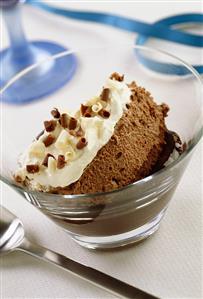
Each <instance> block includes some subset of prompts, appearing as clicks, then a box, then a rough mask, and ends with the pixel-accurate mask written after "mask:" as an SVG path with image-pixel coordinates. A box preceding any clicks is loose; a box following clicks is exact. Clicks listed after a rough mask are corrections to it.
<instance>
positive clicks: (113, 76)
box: [110, 72, 124, 82]
mask: <svg viewBox="0 0 203 299" xmlns="http://www.w3.org/2000/svg"><path fill="white" fill-rule="evenodd" d="M110 79H115V80H116V81H119V82H122V81H123V80H124V75H119V74H118V73H116V72H115V73H113V74H112V75H111V76H110Z"/></svg>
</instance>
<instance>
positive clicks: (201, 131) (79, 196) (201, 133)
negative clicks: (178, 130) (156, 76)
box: [0, 44, 203, 201]
mask: <svg viewBox="0 0 203 299" xmlns="http://www.w3.org/2000/svg"><path fill="white" fill-rule="evenodd" d="M118 46H120V47H126V46H127V47H129V48H132V49H140V50H144V51H149V52H150V51H151V52H156V53H159V54H164V55H166V56H168V57H170V58H173V59H175V60H177V62H179V63H181V64H182V65H183V66H184V67H186V68H187V69H188V70H189V71H190V73H192V74H193V76H194V77H195V78H196V79H197V82H199V86H200V88H202V87H203V80H202V78H201V77H200V75H199V73H198V72H197V71H196V70H195V69H194V68H193V66H192V65H190V64H189V63H187V62H185V61H184V60H182V59H180V58H179V57H177V56H176V55H173V54H170V53H168V52H167V51H164V50H162V49H158V48H153V47H146V46H139V45H132V46H130V45H129V44H128V45H124V44H116V45H115V44H114V45H113V46H112V45H105V46H96V47H91V48H89V47H83V48H80V49H72V50H67V51H63V52H61V53H58V54H55V55H52V56H51V57H49V58H47V59H44V60H42V61H40V62H38V63H35V64H33V65H31V66H29V67H27V68H26V69H24V70H22V71H20V72H19V73H17V74H16V75H15V76H14V77H13V78H11V80H9V82H8V83H7V84H6V85H5V86H3V88H1V89H0V95H2V94H3V93H4V91H6V90H7V89H8V88H9V86H11V85H12V84H13V83H15V82H16V81H17V80H18V79H19V78H21V77H22V76H24V75H26V74H27V73H29V72H30V71H32V70H33V69H35V68H37V67H38V66H39V65H40V64H42V63H44V62H46V61H48V60H54V59H58V58H61V57H63V56H66V55H71V54H75V53H77V52H82V51H87V50H98V49H100V50H101V49H108V48H116V47H118ZM1 105H2V104H1ZM202 136H203V126H201V128H200V129H199V131H198V132H197V134H196V135H195V137H194V138H193V139H192V141H191V143H190V145H189V146H188V148H187V149H186V150H185V151H184V153H183V154H182V155H180V156H179V157H178V159H176V160H175V161H173V162H171V163H170V164H169V165H168V166H166V167H164V168H162V169H161V170H159V171H157V172H155V173H153V174H151V175H149V176H147V177H145V178H143V179H141V180H138V181H135V182H133V183H130V184H128V185H126V186H124V187H121V188H118V189H114V190H111V191H104V192H96V193H85V194H74V195H69V194H66V195H62V194H55V193H54V194H53V193H48V192H42V191H35V190H30V189H29V188H27V187H23V186H19V185H17V184H15V183H14V181H13V182H11V181H9V180H8V179H6V178H5V177H3V176H2V175H1V174H0V180H1V181H2V182H4V183H5V184H7V185H8V186H10V187H13V188H14V189H16V190H17V191H19V192H20V193H22V192H23V193H24V192H25V193H28V194H32V195H37V194H39V195H42V194H43V197H49V198H52V197H53V198H56V199H57V200H58V201H59V200H60V199H73V200H75V199H84V198H93V197H102V196H107V195H112V194H117V193H120V192H122V191H125V190H128V189H131V188H133V187H136V186H142V185H143V184H145V183H147V182H149V181H152V180H153V179H154V178H155V177H160V176H161V175H162V173H165V172H167V171H169V170H172V169H173V168H174V167H175V166H176V165H178V164H179V163H180V162H181V161H182V160H184V159H185V158H186V157H187V156H188V154H189V153H190V152H191V151H192V150H193V149H194V147H195V146H196V145H197V144H198V142H199V141H200V139H201V137H202Z"/></svg>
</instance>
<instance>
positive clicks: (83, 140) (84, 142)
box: [76, 137, 87, 149]
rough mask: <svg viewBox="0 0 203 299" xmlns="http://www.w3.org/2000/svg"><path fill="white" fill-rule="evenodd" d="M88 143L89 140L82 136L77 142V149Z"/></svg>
mask: <svg viewBox="0 0 203 299" xmlns="http://www.w3.org/2000/svg"><path fill="white" fill-rule="evenodd" d="M86 145H87V141H86V139H85V138H84V137H82V138H81V139H80V140H79V141H78V143H77V144H76V147H77V149H83V148H84V147H85V146H86Z"/></svg>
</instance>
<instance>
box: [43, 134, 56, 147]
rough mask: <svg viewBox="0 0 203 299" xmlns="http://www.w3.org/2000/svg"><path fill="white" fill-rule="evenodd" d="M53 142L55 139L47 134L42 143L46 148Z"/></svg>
mask: <svg viewBox="0 0 203 299" xmlns="http://www.w3.org/2000/svg"><path fill="white" fill-rule="evenodd" d="M54 141H55V138H54V137H53V136H52V135H51V134H49V135H48V136H47V137H46V138H45V139H44V140H43V143H44V145H45V146H46V147H48V146H50V145H51V144H52V143H53V142H54Z"/></svg>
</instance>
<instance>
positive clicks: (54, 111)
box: [51, 108, 60, 118]
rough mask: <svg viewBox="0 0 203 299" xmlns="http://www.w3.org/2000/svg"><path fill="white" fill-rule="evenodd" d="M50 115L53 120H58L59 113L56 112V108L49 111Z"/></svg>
mask: <svg viewBox="0 0 203 299" xmlns="http://www.w3.org/2000/svg"><path fill="white" fill-rule="evenodd" d="M51 115H52V116H53V117H54V118H59V117H60V112H59V111H58V109H57V108H54V109H53V110H51Z"/></svg>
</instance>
